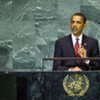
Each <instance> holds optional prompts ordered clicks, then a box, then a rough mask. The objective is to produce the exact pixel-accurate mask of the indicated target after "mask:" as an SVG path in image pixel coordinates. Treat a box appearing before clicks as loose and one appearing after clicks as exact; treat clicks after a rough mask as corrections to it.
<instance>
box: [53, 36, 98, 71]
mask: <svg viewBox="0 0 100 100" xmlns="http://www.w3.org/2000/svg"><path fill="white" fill-rule="evenodd" d="M82 45H83V46H84V47H85V48H86V50H87V56H88V57H97V56H99V46H98V41H97V40H96V39H94V38H91V37H88V36H86V35H84V34H83V37H82ZM54 57H75V51H74V47H73V43H72V38H71V34H70V35H68V36H65V37H63V38H60V39H58V40H57V41H56V43H55V51H54ZM98 62H99V61H94V60H90V63H89V65H87V64H86V63H84V61H82V60H78V61H77V60H54V63H53V70H68V69H69V68H70V67H73V66H74V67H75V66H79V67H80V68H81V69H82V70H97V69H98V67H99V63H98Z"/></svg>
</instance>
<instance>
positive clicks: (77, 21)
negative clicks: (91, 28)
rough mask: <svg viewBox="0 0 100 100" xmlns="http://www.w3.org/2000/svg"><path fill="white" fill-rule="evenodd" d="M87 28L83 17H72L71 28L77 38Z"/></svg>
mask: <svg viewBox="0 0 100 100" xmlns="http://www.w3.org/2000/svg"><path fill="white" fill-rule="evenodd" d="M85 26H86V23H84V19H83V17H81V16H78V15H74V16H73V17H72V19H71V22H70V28H71V31H72V33H73V34H74V35H75V36H76V37H78V36H79V35H80V34H81V33H82V31H83V29H84V27H85Z"/></svg>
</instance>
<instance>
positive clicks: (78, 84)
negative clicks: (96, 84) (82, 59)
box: [63, 74, 89, 96]
mask: <svg viewBox="0 0 100 100" xmlns="http://www.w3.org/2000/svg"><path fill="white" fill-rule="evenodd" d="M63 87H64V90H65V91H66V92H67V93H68V95H69V96H83V95H84V94H85V93H86V91H87V90H88V88H89V80H88V78H87V77H86V76H85V75H83V74H72V75H67V76H65V77H64V79H63Z"/></svg>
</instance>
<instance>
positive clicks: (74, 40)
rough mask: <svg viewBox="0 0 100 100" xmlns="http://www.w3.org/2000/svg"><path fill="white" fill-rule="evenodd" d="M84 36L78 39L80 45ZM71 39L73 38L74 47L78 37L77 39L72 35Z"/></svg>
mask: <svg viewBox="0 0 100 100" xmlns="http://www.w3.org/2000/svg"><path fill="white" fill-rule="evenodd" d="M82 36H83V34H81V35H80V36H79V37H78V39H79V44H80V45H81V44H82ZM71 37H72V42H73V45H75V42H76V37H75V36H74V35H73V34H71Z"/></svg>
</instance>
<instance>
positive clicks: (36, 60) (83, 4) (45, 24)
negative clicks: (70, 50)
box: [0, 0, 100, 71]
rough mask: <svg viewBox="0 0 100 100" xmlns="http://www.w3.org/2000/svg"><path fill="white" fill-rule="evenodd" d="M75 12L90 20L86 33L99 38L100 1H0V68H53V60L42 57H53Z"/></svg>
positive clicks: (66, 32) (67, 32) (44, 69)
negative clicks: (57, 43)
mask: <svg viewBox="0 0 100 100" xmlns="http://www.w3.org/2000/svg"><path fill="white" fill-rule="evenodd" d="M75 12H83V13H84V14H85V15H86V17H87V19H88V21H87V23H88V26H87V29H86V30H85V34H88V35H90V36H92V37H95V38H97V39H98V40H99V37H100V34H99V33H100V17H99V15H100V0H0V47H1V50H0V51H2V52H3V54H5V55H3V57H5V58H2V54H0V56H1V58H0V59H3V61H2V62H4V63H3V64H1V65H2V66H1V67H0V68H1V69H5V68H6V69H11V70H12V69H29V70H34V71H41V70H42V71H51V70H52V62H51V61H45V62H44V63H43V61H42V59H43V58H45V57H53V52H54V43H55V41H56V40H57V39H58V38H60V37H62V36H65V35H67V34H69V33H70V29H69V21H70V17H71V15H72V14H73V13H75ZM4 51H5V52H6V53H5V52H4ZM42 63H43V64H44V65H42Z"/></svg>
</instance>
